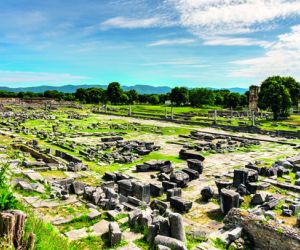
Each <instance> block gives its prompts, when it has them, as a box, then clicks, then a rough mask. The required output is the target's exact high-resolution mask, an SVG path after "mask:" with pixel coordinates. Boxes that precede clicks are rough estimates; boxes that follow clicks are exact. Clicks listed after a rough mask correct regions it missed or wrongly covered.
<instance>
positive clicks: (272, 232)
mask: <svg viewBox="0 0 300 250" xmlns="http://www.w3.org/2000/svg"><path fill="white" fill-rule="evenodd" d="M224 222H225V223H226V224H229V225H232V226H242V227H243V230H244V232H245V233H247V234H248V236H250V238H251V239H252V240H253V242H254V246H253V247H254V249H258V250H278V249H280V250H298V249H300V230H299V229H297V228H291V227H287V226H284V225H282V224H278V223H276V222H275V221H268V222H261V221H260V220H259V217H258V216H256V215H252V214H248V213H247V212H242V211H241V210H240V209H231V211H230V212H229V213H228V215H227V216H226V218H225V220H224Z"/></svg>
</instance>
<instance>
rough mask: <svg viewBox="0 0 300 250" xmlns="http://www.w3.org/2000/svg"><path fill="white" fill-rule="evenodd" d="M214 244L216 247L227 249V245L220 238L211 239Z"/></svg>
mask: <svg viewBox="0 0 300 250" xmlns="http://www.w3.org/2000/svg"><path fill="white" fill-rule="evenodd" d="M212 242H213V244H214V246H215V247H216V248H218V249H222V250H226V249H227V245H226V243H225V242H223V241H222V240H220V239H219V238H216V239H214V240H212Z"/></svg>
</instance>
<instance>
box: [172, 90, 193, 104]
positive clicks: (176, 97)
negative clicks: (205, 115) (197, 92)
mask: <svg viewBox="0 0 300 250" xmlns="http://www.w3.org/2000/svg"><path fill="white" fill-rule="evenodd" d="M170 99H171V101H172V103H175V104H176V105H177V106H180V105H181V104H186V103H187V102H188V101H189V90H188V89H187V88H185V87H175V88H173V89H172V91H171V94H170Z"/></svg>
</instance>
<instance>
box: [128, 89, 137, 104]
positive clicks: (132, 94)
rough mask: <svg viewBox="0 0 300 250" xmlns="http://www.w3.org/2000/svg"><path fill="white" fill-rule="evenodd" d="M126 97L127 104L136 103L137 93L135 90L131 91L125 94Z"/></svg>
mask: <svg viewBox="0 0 300 250" xmlns="http://www.w3.org/2000/svg"><path fill="white" fill-rule="evenodd" d="M126 95H127V96H128V102H129V103H130V104H134V103H135V102H136V101H138V98H139V97H138V93H137V92H136V90H135V89H131V90H129V91H127V92H126Z"/></svg>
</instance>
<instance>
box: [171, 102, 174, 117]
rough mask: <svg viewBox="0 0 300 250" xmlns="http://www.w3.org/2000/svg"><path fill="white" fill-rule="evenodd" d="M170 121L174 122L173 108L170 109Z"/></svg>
mask: <svg viewBox="0 0 300 250" xmlns="http://www.w3.org/2000/svg"><path fill="white" fill-rule="evenodd" d="M171 120H174V107H173V105H172V107H171Z"/></svg>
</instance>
